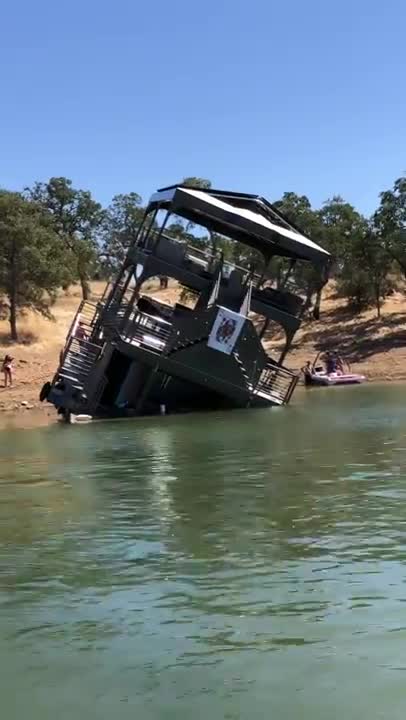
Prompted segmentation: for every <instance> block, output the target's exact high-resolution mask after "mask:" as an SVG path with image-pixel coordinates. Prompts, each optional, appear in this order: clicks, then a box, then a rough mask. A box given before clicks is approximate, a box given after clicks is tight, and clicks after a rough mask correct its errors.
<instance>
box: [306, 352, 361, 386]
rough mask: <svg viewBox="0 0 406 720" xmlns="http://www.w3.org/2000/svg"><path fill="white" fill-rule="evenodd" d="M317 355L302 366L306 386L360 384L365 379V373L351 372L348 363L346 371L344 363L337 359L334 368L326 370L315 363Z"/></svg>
mask: <svg viewBox="0 0 406 720" xmlns="http://www.w3.org/2000/svg"><path fill="white" fill-rule="evenodd" d="M318 359H319V355H317V357H316V359H315V360H314V361H313V363H310V362H308V363H307V364H306V365H305V367H304V368H302V372H303V376H304V384H305V385H307V386H308V387H311V386H315V387H331V386H335V385H360V384H361V383H363V382H365V381H366V377H365V375H359V374H358V373H353V372H351V368H350V366H349V364H348V363H346V365H347V368H348V369H347V371H346V370H345V367H344V363H343V361H342V360H341V358H340V359H339V362H338V365H339V366H340V367H336V368H335V369H334V370H332V371H330V372H327V369H325V368H324V367H323V366H322V365H317V360H318Z"/></svg>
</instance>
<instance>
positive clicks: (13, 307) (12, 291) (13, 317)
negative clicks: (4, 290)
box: [8, 243, 18, 342]
mask: <svg viewBox="0 0 406 720" xmlns="http://www.w3.org/2000/svg"><path fill="white" fill-rule="evenodd" d="M9 270H10V277H9V287H8V300H9V304H10V310H9V322H10V336H11V339H12V340H13V342H18V331H17V252H16V247H15V245H14V243H13V246H12V251H11V257H10V268H9Z"/></svg>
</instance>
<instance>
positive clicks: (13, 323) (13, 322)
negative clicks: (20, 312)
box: [9, 289, 18, 342]
mask: <svg viewBox="0 0 406 720" xmlns="http://www.w3.org/2000/svg"><path fill="white" fill-rule="evenodd" d="M9 300H10V314H9V322H10V336H11V339H12V340H13V342H18V331H17V297H16V292H15V290H14V289H13V290H12V291H11V293H10V297H9Z"/></svg>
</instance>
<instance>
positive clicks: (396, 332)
mask: <svg viewBox="0 0 406 720" xmlns="http://www.w3.org/2000/svg"><path fill="white" fill-rule="evenodd" d="M103 289H104V283H94V284H93V287H92V292H93V295H94V298H97V297H99V296H100V295H101V293H102V291H103ZM147 290H148V292H149V293H150V294H151V295H156V296H157V297H159V298H160V299H162V300H166V301H172V300H173V299H174V297H175V296H177V295H178V289H177V288H176V287H169V288H168V290H163V291H160V290H159V289H158V286H157V284H155V285H154V284H152V285H151V286H150V287H149V288H148V289H147ZM79 301H80V290H79V288H76V287H74V288H71V289H70V291H69V292H68V293H62V292H61V294H60V297H59V298H58V301H57V303H56V305H55V307H54V308H53V314H54V316H55V320H54V322H51V321H49V320H46V319H44V318H42V317H39V316H36V315H33V314H31V313H28V314H27V315H26V316H25V317H24V318H22V319H21V320H20V323H19V327H20V334H21V342H20V343H19V344H18V345H10V344H9V342H8V325H7V323H6V322H0V357H3V356H4V355H5V353H6V352H9V353H10V354H11V355H12V356H13V357H14V358H15V369H16V373H15V387H13V388H12V389H4V388H3V387H2V378H1V379H0V411H1V410H15V409H17V408H20V407H23V406H22V405H21V403H22V402H24V401H26V402H28V404H29V405H33V406H34V407H38V406H40V403H39V402H38V392H39V389H40V388H41V386H42V384H43V383H44V382H45V381H46V380H49V379H50V378H51V377H52V375H53V373H54V371H55V368H56V365H57V362H58V355H59V352H60V350H61V348H62V347H63V344H64V340H65V336H66V333H67V330H68V328H69V326H70V324H71V321H72V317H73V314H74V313H75V311H76V308H77V306H78V303H79ZM267 344H268V346H269V348H270V349H271V350H273V349H275V350H276V351H277V350H278V349H279V347H280V339H278V338H276V339H275V338H274V339H272V338H271V339H268V341H267ZM326 348H334V349H337V350H339V351H340V353H341V354H342V355H343V356H344V357H345V358H346V359H347V360H348V361H349V362H350V363H351V368H352V369H353V370H354V371H360V372H362V373H364V374H366V375H367V376H368V377H369V379H371V380H378V381H379V380H380V381H383V380H404V379H406V299H405V297H404V295H403V294H401V293H396V294H394V295H393V296H391V297H390V298H389V299H388V300H387V302H386V303H385V305H384V307H383V310H382V317H381V319H380V320H378V319H377V318H376V313H375V312H374V311H373V310H368V311H366V312H364V313H362V314H361V315H356V316H355V315H354V314H353V313H351V312H349V310H348V309H347V308H346V306H345V303H344V302H343V301H342V300H338V299H337V298H335V296H334V287H333V286H330V287H328V288H327V290H326V292H325V296H324V299H323V303H322V314H321V319H320V321H318V322H314V321H306V322H304V323H303V325H302V327H301V329H300V331H299V332H298V334H297V336H296V338H295V343H294V347H293V350H292V352H291V353H290V355H289V356H288V359H287V363H286V364H287V365H288V366H289V367H292V368H300V367H301V366H302V365H303V364H304V363H305V362H306V360H308V359H312V358H313V357H314V356H315V354H316V353H317V352H318V351H319V350H324V349H326ZM48 409H49V407H48Z"/></svg>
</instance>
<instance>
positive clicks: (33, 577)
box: [0, 387, 406, 720]
mask: <svg viewBox="0 0 406 720" xmlns="http://www.w3.org/2000/svg"><path fill="white" fill-rule="evenodd" d="M405 392H406V391H405V389H403V388H397V387H382V388H379V387H372V388H368V387H366V388H364V387H362V388H357V390H356V392H348V389H344V390H343V391H342V390H341V391H340V390H337V389H335V390H331V389H328V390H326V391H324V390H320V391H318V392H316V391H314V392H309V393H305V392H300V393H298V394H297V396H296V401H295V403H294V404H293V405H292V407H290V408H287V409H285V410H274V411H269V410H267V411H246V412H235V413H228V414H226V413H224V414H218V415H195V416H184V417H167V418H159V419H148V420H142V421H133V422H126V421H119V422H110V423H95V424H93V425H85V426H80V427H78V426H73V427H65V426H50V427H47V428H42V429H39V430H36V431H29V432H28V431H27V432H13V431H9V432H3V433H1V434H0V449H1V461H0V568H1V570H0V607H1V614H0V640H1V647H2V648H3V651H0V659H1V653H2V652H4V653H6V654H7V657H8V658H9V659H10V672H11V669H13V671H14V672H18V673H19V674H20V675H21V673H22V672H23V673H24V677H25V678H26V681H24V683H25V684H24V683H23V688H22V690H21V688H20V695H19V697H20V699H21V703H22V711H23V709H24V703H25V702H27V707H28V706H29V703H28V698H29V697H30V695H29V689H28V686H29V682H30V680H29V679H30V678H32V681H33V682H34V684H35V683H37V684H38V682H40V683H45V685H47V686H50V685H51V686H52V687H55V688H57V690H58V692H57V693H56V694H55V692H53V693H50V694H49V695H46V697H45V695H44V694H43V693H41V692H40V691H39V690H37V691H36V693H37V695H35V697H37V704H35V698H34V704H33V705H32V707H33V708H34V710H33V712H34V718H35V720H36V718H37V717H38V718H39V717H41V718H43V717H45V718H47V717H51V715H52V713H53V712H55V708H56V706H57V705H58V702H59V704H61V703H62V704H61V708H62V709H61V711H60V712H58V714H59V715H60V714H61V712H62V717H65V715H64V714H63V713H65V712H66V717H69V712H73V710H75V711H77V710H80V712H81V713H82V716H86V717H93V716H95V717H96V716H97V717H102V718H104V717H106V718H107V717H108V716H109V713H110V712H112V711H113V710H114V708H116V707H118V705H116V704H115V703H121V702H127V700H128V699H129V698H130V700H131V702H130V701H129V700H128V702H130V705H129V707H128V713H127V709H124V710H122V706H121V705H120V708H121V710H122V712H121V715H120V717H130V716H132V715H131V713H134V711H135V710H136V709H137V706H138V705H137V704H139V706H140V707H142V708H144V710H143V712H144V717H172V714H170V713H172V709H171V710H169V709H168V708H169V706H168V704H167V703H168V702H169V703H172V702H174V701H175V699H176V701H177V715H176V714H173V716H174V717H175V716H178V717H179V716H180V717H188V716H190V712H191V708H192V707H193V706H194V703H196V702H197V703H198V704H199V708H201V709H205V711H208V712H209V711H210V712H211V714H212V715H213V713H214V716H215V717H219V718H220V717H224V716H226V713H231V714H230V717H233V715H232V713H237V712H240V710H241V708H242V710H241V712H242V714H241V717H242V716H244V717H245V716H246V715H245V713H246V712H250V717H252V716H254V717H261V716H263V713H264V712H265V710H267V711H268V709H269V707H272V708H273V709H274V711H275V712H279V713H281V714H282V715H284V716H288V715H289V712H294V713H297V711H298V709H299V708H300V707H301V703H302V704H303V703H304V704H305V705H304V706H305V707H308V712H309V718H310V716H312V718H313V717H316V718H317V717H320V718H321V717H325V716H326V715H325V714H326V713H327V714H329V713H330V716H331V712H332V707H331V703H333V705H334V703H336V705H334V707H335V708H337V707H339V708H340V713H339V715H340V716H341V714H344V713H345V714H347V715H348V717H354V718H355V717H357V718H359V717H360V716H362V712H365V713H367V711H368V712H369V715H368V716H369V717H379V715H377V714H375V715H374V712H375V710H376V707H377V706H376V702H377V701H378V700H379V701H380V702H382V701H383V699H384V698H385V697H386V696H385V687H386V686H385V672H384V671H383V670H382V668H386V672H389V671H390V670H393V669H394V668H395V667H396V668H399V667H402V662H403V661H402V657H403V655H401V653H402V652H403V651H402V649H401V640H402V638H403V637H404V631H403V626H404V621H403V619H402V618H403V608H404V605H403V604H402V603H403V599H404V586H403V571H402V567H403V563H404V560H405V555H406V554H405V549H404V543H403V538H404V517H405V516H406V512H405V511H406V487H405V483H404V476H405V468H406V406H405V402H404V400H405ZM389 632H390V634H387V633H389ZM360 638H364V639H363V641H362V642H361V641H360ZM389 638H390V641H389ZM83 651H85V655H86V656H89V657H90V658H91V659H92V662H91V663H90V665H89V664H88V663H85V662H84V660H82V659H81V658H82V656H81V654H80V653H82V652H83ZM5 656H6V655H5ZM5 656H4V657H5ZM274 656H278V658H279V659H278V661H277V663H275V662H274V661H273V659H272V658H273V657H274ZM231 658H233V659H232V660H231ZM246 658H248V659H249V660H248V665H247V660H246ZM217 666H221V677H222V678H223V680H222V683H220V684H219V682H218V678H219V675H218V671H215V670H214V668H215V667H217ZM202 667H203V668H205V670H204V672H203V675H202V669H201V668H202ZM212 667H213V670H211V669H210V668H212ZM199 668H200V669H199ZM106 672H107V674H108V677H109V678H110V680H109V682H110V686H111V687H112V688H113V689H112V693H111V696H109V698H108V699H106V695H105V683H106V679H107V678H106V674H105V673H106ZM355 672H356V674H357V678H358V684H359V686H360V687H361V689H362V687H363V686H365V688H367V687H368V688H369V687H370V679H371V676H372V677H374V678H375V680H376V691H377V692H378V689H379V693H380V694H379V697H378V696H377V695H376V696H374V692H372V694H371V697H375V700H374V702H375V705H374V704H373V703H372V700H371V703H370V704H369V702H370V701H369V700H368V697H369V696H368V697H367V696H366V695H365V697H363V698H362V700H360V696H359V693H358V694H356V687H355V684H354V673H355ZM382 673H383V674H382ZM270 678H272V679H270ZM299 678H300V680H299ZM306 678H307V680H306ZM334 678H336V680H337V682H338V681H339V682H340V683H346V687H347V690H348V693H347V696H346V698H345V699H343V698H342V696H340V695H339V693H338V691H337V692H336V688H337V684H335V679H334ZM62 680H63V682H64V684H63V685H62ZM84 682H86V687H87V688H88V692H89V698H90V699H89V704H88V705H87V704H86V702H85V700H84V699H83V694H82V693H81V688H82V684H83V683H84ZM292 682H293V684H294V685H295V683H296V685H297V687H298V688H299V689H298V690H297V692H298V693H299V695H297V696H296V701H295V696H294V695H292V694H291V693H290V692H289V689H290V688H291V683H292ZM388 682H389V681H388ZM3 683H4V688H2V685H1V681H0V690H3V689H4V693H5V697H6V700H5V701H4V702H5V703H6V707H7V687H8V686H7V684H6V680H5V679H3ZM27 683H28V684H27ZM390 683H392V685H391V687H392V689H393V687H394V685H393V683H394V681H393V680H391V681H390ZM395 685H396V683H395ZM204 687H206V688H207V692H206V691H205V690H204ZM312 687H313V692H311V688H312ZM326 687H328V688H329V694H328V699H327V697H326V696H325V695H324V694H323V692H321V690H322V688H326ZM24 688H25V690H24ZM68 691H69V692H70V693H73V696H74V697H75V698H76V700H75V701H73V700H72V699H71V700H70V701H69V702H67V703H66V702H65V704H64V698H65V700H66V693H67V692H68ZM394 692H395V694H396V692H397V685H396V687H395V690H394ZM38 693H39V694H38ZM80 698H82V699H81V700H80ZM101 698H103V701H102V700H101ZM123 698H127V700H123ZM354 698H357V699H356V701H355V705H354ZM377 699H378V700H377ZM306 703H307V704H306ZM351 703H352V704H351ZM170 707H171V708H172V705H170ZM35 708H37V710H36V709H35ZM145 708H147V709H145ZM148 708H149V709H148ZM238 708H240V710H239V709H238ZM244 708H245V710H244ZM354 708H355V709H356V710H357V712H358V715H357V712H355V710H354V713H353V715H351V713H352V711H353V709H354ZM249 709H250V710H249ZM371 710H372V714H371ZM404 710H405V705H404V704H402V703H400V701H399V703H398V702H397V701H396V702H395V703H394V704H393V705H392V706H391V712H389V715H390V716H391V717H396V718H397V717H399V718H400V717H401V714H400V713H401V711H402V712H403V711H404ZM306 712H307V711H306ZM35 713H37V714H35ZM41 713H42V714H41ZM44 713H45V714H44ZM92 713H94V715H93V714H92ZM149 713H150V714H149ZM396 713H398V714H396ZM282 715H281V716H282ZM237 716H238V717H240V715H235V717H237ZM247 716H248V715H247ZM365 716H366V715H365ZM305 717H307V715H305Z"/></svg>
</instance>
